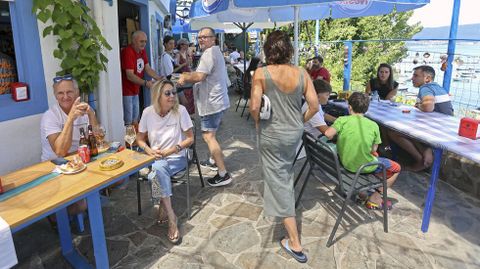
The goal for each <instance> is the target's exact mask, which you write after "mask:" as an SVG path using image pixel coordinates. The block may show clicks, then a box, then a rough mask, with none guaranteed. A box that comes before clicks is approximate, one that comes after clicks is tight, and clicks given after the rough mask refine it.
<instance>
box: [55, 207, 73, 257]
mask: <svg viewBox="0 0 480 269" xmlns="http://www.w3.org/2000/svg"><path fill="white" fill-rule="evenodd" d="M56 215H57V227H58V235H59V236H60V245H61V247H62V254H63V255H67V254H69V253H71V252H72V251H73V244H72V234H71V231H70V219H69V218H68V213H67V209H66V208H62V209H60V210H58V211H57V213H56Z"/></svg>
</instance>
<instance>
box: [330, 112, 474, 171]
mask: <svg viewBox="0 0 480 269" xmlns="http://www.w3.org/2000/svg"><path fill="white" fill-rule="evenodd" d="M330 103H331V104H334V105H335V106H337V107H341V108H347V104H346V103H345V102H338V103H337V102H330ZM403 110H409V111H410V112H409V113H403V112H402V111H403ZM365 116H367V117H368V118H370V119H372V120H374V121H375V122H377V123H379V124H381V125H385V126H386V127H388V128H389V129H393V130H395V131H398V132H400V133H402V134H404V135H406V136H409V137H412V138H415V139H418V140H420V141H422V142H424V143H426V144H429V145H431V146H433V147H436V148H441V149H444V150H447V151H450V152H454V153H456V154H458V155H460V156H463V157H466V158H468V159H470V160H472V161H474V162H477V163H480V139H478V140H472V139H469V138H465V137H462V136H459V135H458V126H459V125H460V119H459V118H456V117H452V116H448V115H445V114H442V113H437V112H428V113H427V112H422V111H420V110H418V109H417V108H414V107H412V106H405V105H400V106H392V105H389V104H388V103H386V102H370V107H369V108H368V111H367V113H366V115H365Z"/></svg>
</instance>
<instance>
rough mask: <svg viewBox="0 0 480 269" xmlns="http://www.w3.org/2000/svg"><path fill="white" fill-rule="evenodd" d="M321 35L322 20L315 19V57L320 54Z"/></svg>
mask: <svg viewBox="0 0 480 269" xmlns="http://www.w3.org/2000/svg"><path fill="white" fill-rule="evenodd" d="M319 36H320V20H316V21H315V57H317V56H318V40H319Z"/></svg>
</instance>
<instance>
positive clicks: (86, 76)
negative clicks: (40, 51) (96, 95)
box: [32, 0, 112, 93]
mask: <svg viewBox="0 0 480 269" xmlns="http://www.w3.org/2000/svg"><path fill="white" fill-rule="evenodd" d="M89 11H90V9H89V8H88V7H87V6H86V5H83V4H82V3H81V2H79V1H76V0H33V8H32V12H33V13H34V14H36V15H37V19H38V20H40V21H42V22H43V23H47V22H48V21H51V24H50V25H48V26H47V27H46V28H45V29H44V30H43V37H46V36H47V35H50V34H53V35H54V36H57V37H58V39H57V44H58V45H57V48H56V49H55V50H54V51H53V56H54V57H55V58H58V59H60V60H61V64H60V67H61V68H62V70H61V71H58V72H57V75H64V74H72V75H73V76H74V77H75V79H76V80H77V81H78V84H79V87H80V91H81V92H82V93H90V92H93V90H94V88H95V86H96V85H97V83H98V81H99V73H100V72H101V71H105V70H106V63H108V59H107V57H106V56H105V55H104V54H103V53H102V49H104V48H105V49H108V50H111V49H112V48H111V47H110V45H109V44H108V42H107V40H105V38H104V37H103V36H102V34H101V32H100V29H99V28H98V26H97V24H96V23H95V20H94V19H92V17H91V16H90V15H89V14H88V12H89Z"/></svg>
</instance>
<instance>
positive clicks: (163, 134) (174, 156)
mask: <svg viewBox="0 0 480 269" xmlns="http://www.w3.org/2000/svg"><path fill="white" fill-rule="evenodd" d="M176 95H177V92H176V90H175V87H174V85H173V83H172V82H171V81H169V80H161V81H157V82H155V84H154V85H153V87H152V88H151V96H152V98H151V99H152V105H151V106H149V107H147V108H145V110H144V111H143V114H142V118H141V119H140V124H139V126H138V134H137V143H138V145H139V146H140V148H142V149H143V150H144V151H145V153H147V154H148V155H150V156H155V158H156V161H155V162H154V163H153V165H152V173H150V174H149V179H150V180H151V183H152V198H153V200H154V203H155V204H157V205H158V204H160V205H161V206H162V205H163V209H164V211H165V212H166V214H167V220H168V224H169V225H168V227H169V228H168V239H169V240H170V241H171V242H172V243H174V244H175V243H178V242H180V241H179V240H180V232H179V230H178V226H177V217H176V215H175V212H174V211H173V208H172V203H171V200H170V196H172V184H171V180H170V177H171V176H173V175H175V174H176V173H178V172H180V171H182V170H184V169H185V168H186V166H187V159H186V157H185V148H188V147H189V146H190V145H191V144H192V143H193V129H192V127H193V124H192V120H191V119H190V116H189V115H188V112H187V110H186V109H185V107H184V106H182V105H179V104H178V99H177V96H176ZM147 141H148V144H147ZM160 212H161V211H160ZM158 218H159V222H162V221H164V220H163V219H162V217H161V216H160V213H159V216H158Z"/></svg>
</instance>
